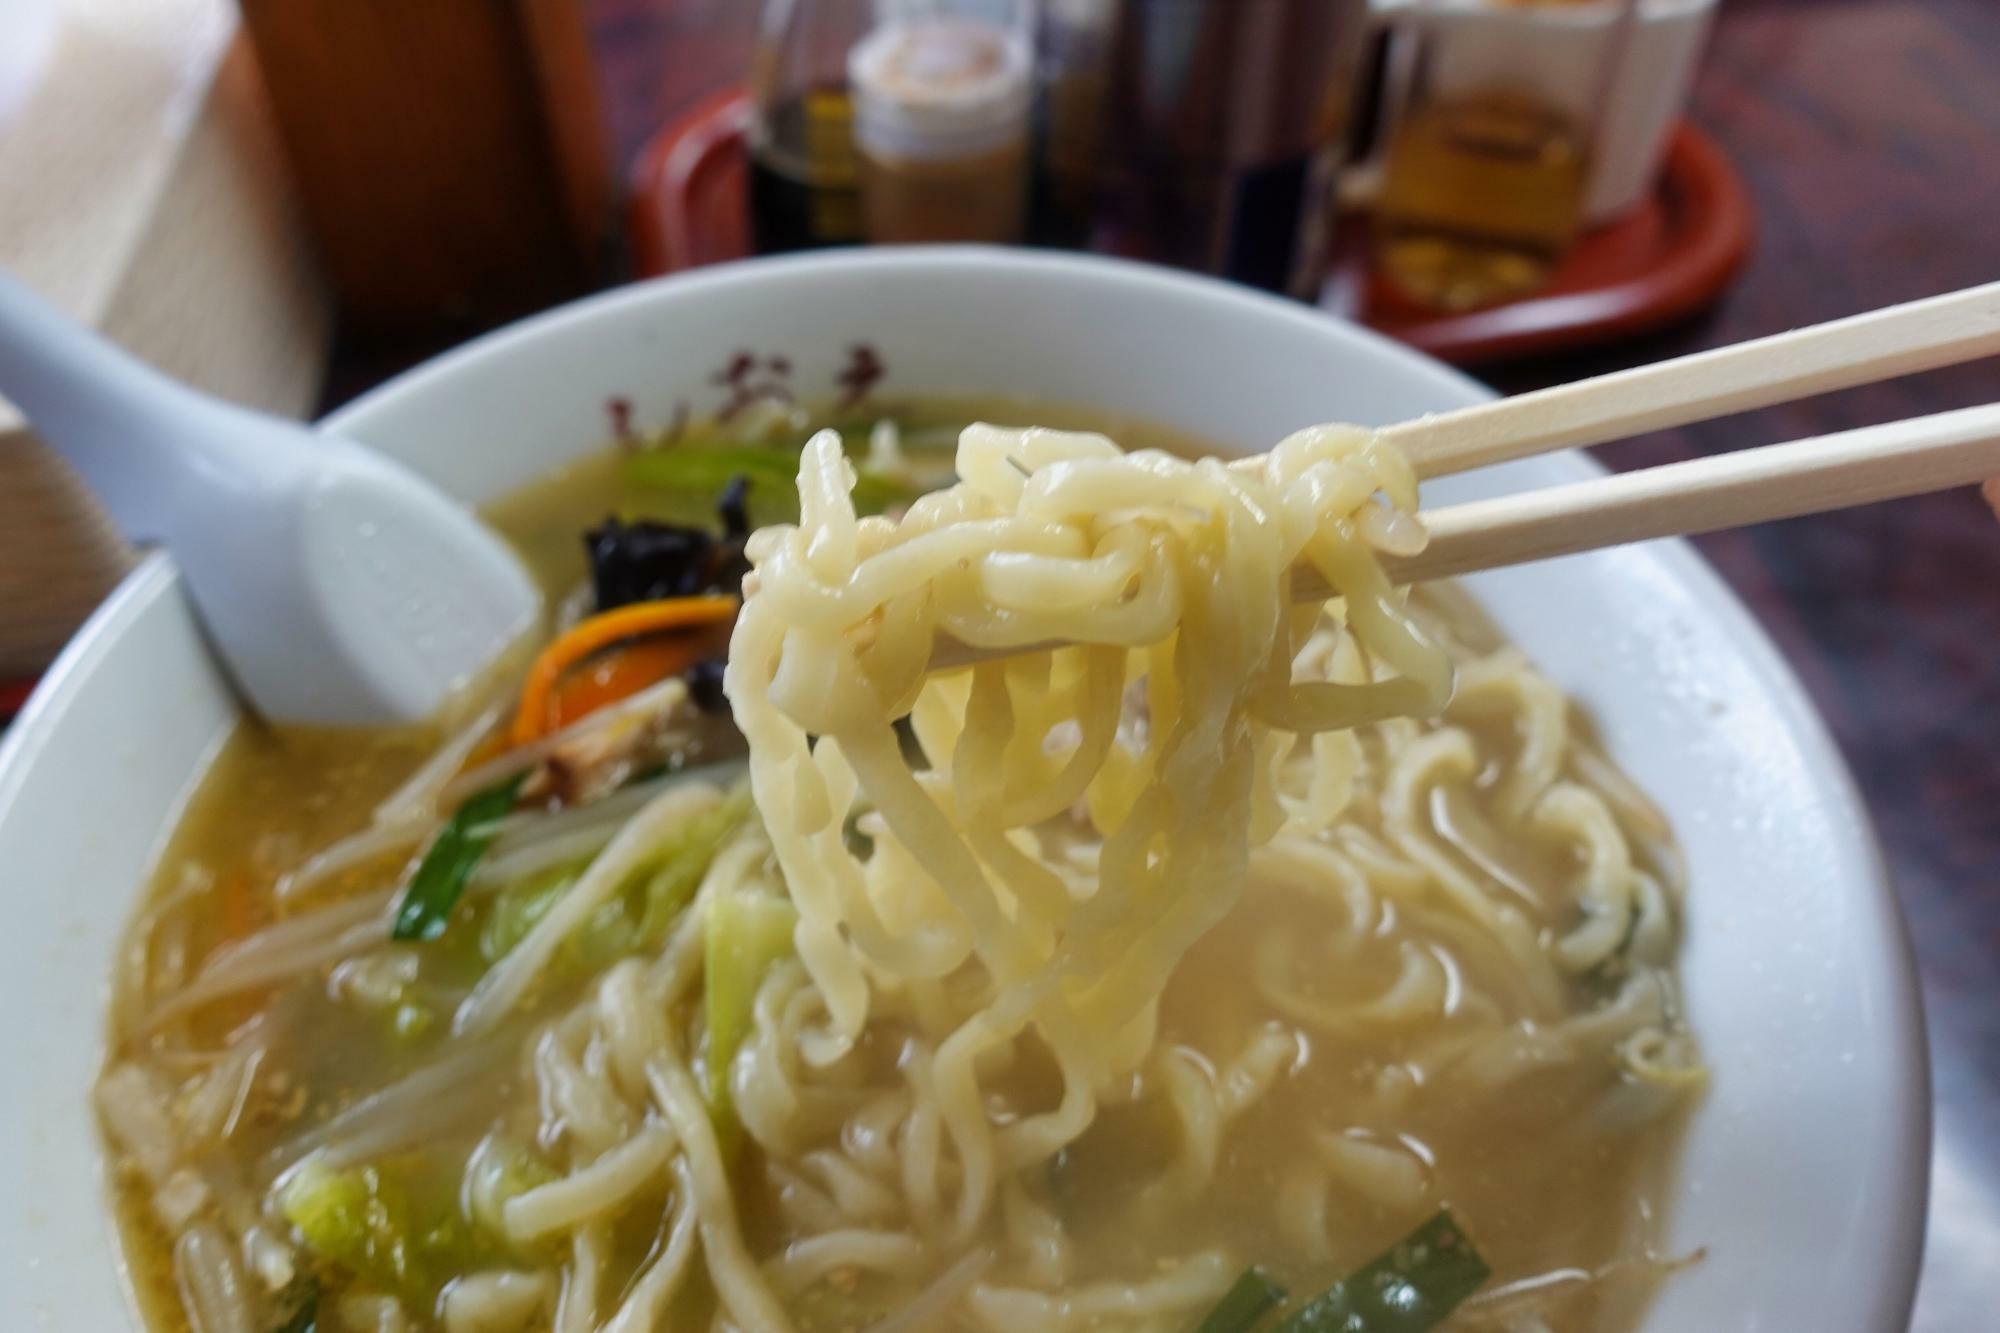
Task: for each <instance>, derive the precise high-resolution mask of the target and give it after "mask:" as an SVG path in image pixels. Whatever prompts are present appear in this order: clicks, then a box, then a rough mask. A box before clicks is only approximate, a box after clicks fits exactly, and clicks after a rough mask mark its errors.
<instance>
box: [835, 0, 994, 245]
mask: <svg viewBox="0 0 2000 1333" xmlns="http://www.w3.org/2000/svg"><path fill="white" fill-rule="evenodd" d="M1031 63H1032V58H1031V55H1030V52H1029V49H1028V42H1027V38H1026V37H1025V35H1023V34H1021V33H1020V32H1018V31H1016V30H1011V29H1010V28H1008V27H1007V26H1004V25H1002V24H1000V23H995V22H993V21H991V20H988V19H985V18H981V17H977V16H974V15H970V14H958V13H952V12H950V11H944V12H935V11H934V12H932V13H929V14H924V15H919V16H917V17H914V18H908V19H901V20H895V21H892V22H889V23H886V24H884V25H883V26H882V27H880V28H878V29H876V30H875V32H874V33H872V34H871V35H870V36H869V37H868V38H867V40H865V41H863V42H862V43H861V44H860V45H859V46H857V47H855V48H854V52H853V54H852V55H851V56H850V57H849V58H848V65H847V68H848V85H849V88H850V91H851V95H852V98H853V105H854V144H855V152H856V157H857V160H858V163H859V167H860V185H861V214H862V224H863V225H862V230H863V232H864V234H865V235H866V236H867V238H868V239H869V240H871V241H875V242H882V243H897V242H909V241H991V242H1007V241H1017V240H1019V239H1020V238H1021V230H1022V220H1023V214H1024V211H1025V202H1026V195H1027V168H1028V112H1029V105H1030V102H1031V100H1032V95H1033V87H1032V81H1031V77H1030V67H1031Z"/></svg>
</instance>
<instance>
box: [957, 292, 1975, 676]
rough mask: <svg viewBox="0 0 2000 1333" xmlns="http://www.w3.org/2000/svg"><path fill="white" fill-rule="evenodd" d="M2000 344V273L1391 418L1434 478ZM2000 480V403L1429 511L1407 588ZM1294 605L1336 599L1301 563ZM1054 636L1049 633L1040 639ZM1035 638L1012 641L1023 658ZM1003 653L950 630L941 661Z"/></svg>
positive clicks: (1392, 432) (1396, 566) (1390, 432)
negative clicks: (1764, 334)
mask: <svg viewBox="0 0 2000 1333" xmlns="http://www.w3.org/2000/svg"><path fill="white" fill-rule="evenodd" d="M1995 353H2000V283H1989V284H1986V285H1984V286H1980V287H1972V288H1968V289H1966V290H1965V291H1961V292H1953V293H1951V294H1949V295H1945V296H1938V297H1932V298H1930V299H1928V300H1923V301H1913V302H1911V303H1909V304H1907V305H1899V306H1890V307H1888V308H1887V309H1884V310H1877V311H1873V312H1871V313H1869V314H1865V315H1856V316H1852V317H1850V318H1847V319H1839V320H1834V321H1832V322H1830V323H1826V324H1818V325H1814V326H1812V327H1809V328H1804V329H1795V330H1792V331H1791V332H1789V333H1780V334H1775V335H1773V336H1771V337H1768V338H1759V339H1756V340H1754V341H1752V342H1746V343H1739V344H1736V345H1735V346H1732V347H1722V348H1717V349H1715V350H1713V351H1708V352H1698V353H1696V354H1694V355H1692V356H1684V357H1677V358H1675V359H1674V360H1671V361H1662V362H1659V363H1657V364H1655V365H1651V366H1640V367H1637V368H1635V369H1632V370H1623V371H1618V372H1617V373H1615V374H1611V375H1601V376H1598V377H1597V378H1595V379H1588V380H1579V381H1577V382H1576V383H1574V384H1565V385H1559V386H1557V387H1555V388H1550V389H1543V390H1540V391H1538V392H1535V393H1528V394H1521V395H1519V396H1517V397H1513V398H1503V399H1499V400H1496V401H1494V402H1490V403H1481V404H1478V405H1476V406H1473V407H1467V408H1461V409H1459V410H1458V411H1455V412H1446V413H1442V414H1438V415H1434V416H1428V417H1422V418H1419V419H1417V420H1415V421H1406V422H1403V423H1400V424H1398V425H1394V426H1388V427H1385V428H1384V431H1383V433H1384V435H1386V436H1387V437H1388V438H1389V439H1390V440H1392V441H1393V442H1394V443H1396V444H1397V445H1398V446H1399V447H1400V448H1402V449H1403V451H1404V453H1405V454H1406V456H1408V458H1409V459H1410V461H1411V463H1412V465H1413V466H1414V467H1415V468H1416V471H1417V474H1418V475H1419V476H1420V477H1437V476H1443V475H1446V474H1448V473H1453V472H1464V471H1469V470H1471V469H1473V468H1479V467H1486V466H1489V465H1491V464H1495V463H1503V462H1507V461H1509V460H1512V459H1516V458H1525V457H1528V456H1530V455H1532V454H1539V453H1547V452H1550V451H1553V450H1556V449H1564V448H1575V447H1582V446H1587V445H1593V444H1603V443H1605V442H1607V441H1610V440H1615V439H1620V438H1623V437H1625V436H1628V435H1635V434H1641V433H1644V432H1646V431H1651V430H1663V429H1666V428H1669V427H1672V426H1683V425H1687V424H1689V423H1691V422H1696V421H1706V420H1710V419H1712V418H1715V417H1720V416H1728V415H1730V414H1732V413H1735V412H1743V411H1749V410H1751V409H1754V408H1759V407H1769V406H1772V405H1774V404H1777V403H1784V402H1791V401H1794V400H1796V399H1799V398H1804V397H1809V396H1811V395H1813V394H1818V393H1829V392H1832V391H1834V390H1837V389H1845V388H1852V387H1854V386H1856V385H1861V384H1872V383H1875V382H1877V381H1880V380H1886V379H1893V378H1895V377H1897V376H1899V375H1907V374H1913V373H1915V372H1917V371H1922V370H1932V369H1936V368H1937V367H1940V366H1948V365H1954V364H1957V363H1959V362H1963V361H1971V360H1976V359H1978V358H1980V357H1984V356H1990V355H1993V354H1995ZM1993 476H2000V403H1996V404H1989V405H1986V406H1983V407H1969V408H1963V409H1960V410H1958V411H1955V412H1941V413H1938V414H1936V415H1934V416H1926V417H1916V418H1912V419H1910V420H1907V421H1893V422H1889V423H1886V424H1884V425H1880V426H1866V427H1862V428H1861V429H1859V430H1849V431H1842V432H1840V433H1838V434H1834V435H1822V436H1814V437H1811V438H1808V439H1802V440H1793V441H1791V442H1789V443H1786V444H1772V445H1765V446H1763V447H1761V448H1757V449H1745V450H1741V451H1739V452H1736V453H1732V454H1721V455H1717V456H1714V457H1709V458H1698V459H1692V460H1690V461H1687V462H1682V463H1672V464H1668V465H1666V466H1664V467H1656V468H1647V469H1643V470H1640V471H1636V472H1625V473H1619V474H1615V475H1612V476H1606V477H1598V478H1594V479H1592V480H1589V481H1580V482H1573V483H1571V484H1569V485H1564V486H1553V487H1548V488H1545V489H1542V490H1534V491H1526V492H1522V493H1520V494H1516V495H1507V496H1501V497H1498V498H1495V499H1491V500H1476V501H1472V502H1469V503H1466V504H1457V505H1449V506H1446V507H1444V508H1441V509H1428V510H1425V511H1423V513H1422V518H1423V521H1424V526H1425V528H1426V529H1427V530H1428V532H1429V534H1430V542H1429V544H1428V545H1427V546H1426V547H1425V549H1424V550H1423V551H1422V552H1420V553H1419V554H1416V555H1412V556H1399V557H1385V558H1384V563H1385V565H1386V566H1387V567H1388V569H1389V572H1390V573H1391V575H1392V576H1393V577H1395V578H1396V579H1397V581H1399V582H1403V583H1415V582H1420V581H1422V580H1424V579H1434V578H1446V577H1449V576H1451V575H1455V574H1466V573H1472V572H1474V571H1477V570H1482V569H1497V568H1501V567H1503V566H1507V565H1517V564H1524V563H1526V562H1528V561H1531V560H1543V559H1548V558H1550V557H1553V556H1559V555H1572V554H1575V553H1576V552H1579V551H1590V550H1597V549H1600V548H1602V547H1607V546H1619V545H1623V544H1625V543H1628V542H1636V541H1646V540H1649V539H1651V538H1655V537H1673V536H1686V535H1690V534H1693V533H1701V532H1715V531H1718V530H1721V529H1723V528H1733V527H1743V526H1747V525H1749V524H1753V523H1763V522H1768V521H1771V520H1773V519H1780V518H1796V517H1798V516H1800V515H1803V514H1814V513H1821V512H1824V511H1826V510H1829V509H1843V508H1847V507H1848V506H1851V505H1859V504H1868V503H1872V502H1874V501H1878V500H1892V499H1898V498H1901V497H1904V496H1910V495H1920V494H1923V493H1925V492H1928V491H1936V490H1944V489H1946V488H1949V487H1952V486H1962V485H1969V484H1971V483H1973V482H1977V481H1980V480H1982V479H1984V478H1986V477H1993ZM1292 595H1293V597H1294V599H1295V600H1299V601H1307V600H1313V599H1317V598H1323V597H1326V596H1327V595H1328V589H1327V588H1326V586H1325V584H1324V583H1323V582H1322V581H1321V580H1320V579H1319V577H1318V575H1317V574H1316V573H1314V572H1312V571H1310V570H1303V569H1301V570H1298V571H1296V573H1295V576H1294V579H1293V584H1292ZM1051 646H1053V645H1050V644H1038V645H1033V647H1036V648H1048V647H1051ZM1028 650H1029V649H1028V648H1016V649H1013V650H1011V651H1013V652H1023V651H1028ZM1002 655H1004V654H1002V653H999V652H994V651H986V650H978V649H972V648H968V647H967V646H966V645H964V644H961V643H958V642H957V641H956V640H953V639H950V638H948V637H940V639H939V640H938V643H937V645H936V648H935V650H934V652H933V654H932V658H931V666H932V668H933V669H934V670H935V669H944V668H948V667H953V666H962V665H966V664H968V663H971V662H975V661H979V660H982V659H985V658H990V657H996V656H1002Z"/></svg>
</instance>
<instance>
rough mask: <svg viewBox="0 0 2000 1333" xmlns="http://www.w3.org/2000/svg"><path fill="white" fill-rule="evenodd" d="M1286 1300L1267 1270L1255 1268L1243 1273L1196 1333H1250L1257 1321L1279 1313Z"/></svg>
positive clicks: (1283, 1292)
mask: <svg viewBox="0 0 2000 1333" xmlns="http://www.w3.org/2000/svg"><path fill="white" fill-rule="evenodd" d="M1284 1299H1285V1289H1284V1288H1283V1287H1281V1286H1279V1285H1278V1284H1277V1283H1275V1282H1273V1281H1272V1280H1271V1278H1270V1275H1269V1274H1268V1273H1266V1272H1265V1271H1264V1270H1263V1269H1261V1268H1258V1267H1256V1266H1255V1265H1252V1266H1251V1267H1249V1268H1246V1269H1244V1270H1243V1275H1242V1276H1241V1277H1239V1278H1237V1279H1236V1283H1235V1285H1234V1286H1232V1287H1230V1289H1229V1290H1228V1291H1226V1292H1224V1293H1223V1296H1222V1299H1221V1300H1219V1301H1217V1302H1216V1303H1215V1308H1214V1309H1213V1310H1210V1311H1209V1312H1208V1318H1206V1319H1204V1320H1202V1321H1201V1326H1200V1327H1199V1328H1197V1329H1195V1333H1250V1330H1251V1329H1253V1328H1255V1327H1257V1321H1258V1320H1260V1319H1262V1318H1263V1317H1264V1316H1265V1315H1267V1314H1269V1313H1270V1312H1271V1311H1272V1310H1275V1309H1276V1308H1277V1307H1278V1305H1279V1303H1280V1302H1282V1301H1283V1300H1284Z"/></svg>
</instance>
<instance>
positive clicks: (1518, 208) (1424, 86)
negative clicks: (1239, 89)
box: [1374, 0, 1638, 311]
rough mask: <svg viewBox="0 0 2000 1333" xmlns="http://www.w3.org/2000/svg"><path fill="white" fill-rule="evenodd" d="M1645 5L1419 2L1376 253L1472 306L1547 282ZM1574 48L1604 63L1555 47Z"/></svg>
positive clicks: (1379, 203) (1441, 305)
mask: <svg viewBox="0 0 2000 1333" xmlns="http://www.w3.org/2000/svg"><path fill="white" fill-rule="evenodd" d="M1637 4H1638V0H1575V2H1574V3H1562V2H1561V0H1512V2H1511V3H1510V4H1508V5H1504V6H1495V7H1494V8H1492V9H1491V10H1487V11H1474V12H1473V13H1471V14H1469V15H1468V14H1462V13H1460V12H1458V11H1455V10H1452V9H1450V8H1447V7H1443V6H1440V5H1439V4H1438V0H1422V2H1421V3H1417V4H1412V5H1410V6H1408V7H1407V8H1406V10H1405V12H1406V13H1407V14H1408V15H1410V16H1411V19H1412V22H1411V24H1410V29H1409V31H1408V33H1407V34H1405V36H1406V41H1405V48H1406V49H1405V50H1404V51H1403V53H1402V55H1401V58H1400V60H1398V61H1397V64H1398V65H1399V66H1400V69H1399V72H1398V76H1397V77H1396V78H1394V79H1393V80H1392V82H1394V83H1396V84H1398V85H1400V89H1399V91H1398V92H1397V93H1396V94H1394V96H1393V99H1392V100H1393V101H1394V102H1396V103H1397V104H1398V105H1396V106H1394V107H1392V110H1391V118H1392V128H1391V129H1390V131H1389V137H1388V142H1387V148H1386V151H1385V153H1384V158H1383V165H1382V183H1381V189H1380V193H1379V195H1378V197H1377V199H1376V201H1375V222H1374V230H1375V262H1376V265H1377V266H1378V267H1379V268H1380V269H1381V271H1382V272H1383V273H1384V274H1385V275H1386V276H1387V277H1388V279H1389V280H1390V282H1391V283H1392V284H1393V285H1394V286H1395V287H1397V288H1398V289H1399V290H1400V291H1401V292H1402V293H1403V294H1404V295H1405V296H1407V297H1410V298H1412V299H1414V300H1416V301H1418V302H1420V303H1422V304H1424V305H1428V306H1432V307H1434V308H1438V309H1443V310H1455V311H1456V310H1473V309H1478V308H1480V307H1483V306H1489V305H1494V304H1497V303H1500V302H1504V301H1508V300H1512V299H1515V298H1517V297H1520V296H1524V295H1526V294H1528V293H1530V292H1533V291H1535V290H1537V289H1539V288H1541V287H1543V286H1544V285H1546V284H1547V282H1548V281H1549V278H1550V276H1551V274H1552V273H1553V271H1554V269H1555V267H1556V265H1557V264H1558V263H1559V262H1560V261H1561V259H1562V258H1563V256H1564V255H1565V254H1566V253H1567V252H1568V250H1569V249H1570V247H1571V245H1572V244H1573V243H1574V242H1575V240H1576V237H1577V235H1578V233H1579V231H1580V230H1581V229H1582V226H1583V221H1584V199H1585V192H1586V186H1587V185H1588V179H1589V171H1590V166H1591V155H1592V153H1593V151H1594V148H1595V143H1594V141H1595V139H1596V137H1597V130H1598V122H1599V121H1600V119H1601V117H1602V114H1603V109H1604V105H1605V103H1606V101H1607V100H1608V98H1609V95H1610V90H1611V87H1612V83H1613V80H1614V79H1615V78H1616V77H1617V73H1618V70H1619V69H1620V67H1621V65H1622V62H1623V60H1624V58H1625V54H1626V49H1627V44H1628V41H1629V32H1630V28H1631V25H1632V22H1633V19H1634V15H1635V14H1636V12H1637ZM1454 25H1455V26H1454ZM1579 39H1588V40H1591V41H1593V42H1594V46H1589V47H1586V46H1580V45H1579ZM1556 43H1562V44H1563V45H1562V46H1561V47H1560V48H1558V47H1557V46H1555V45H1554V44H1556ZM1570 50H1578V51H1594V56H1595V60H1594V65H1595V67H1594V68H1593V67H1592V66H1591V62H1589V61H1579V60H1576V59H1559V58H1554V57H1555V56H1558V55H1560V54H1561V53H1562V52H1566V51H1570Z"/></svg>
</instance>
